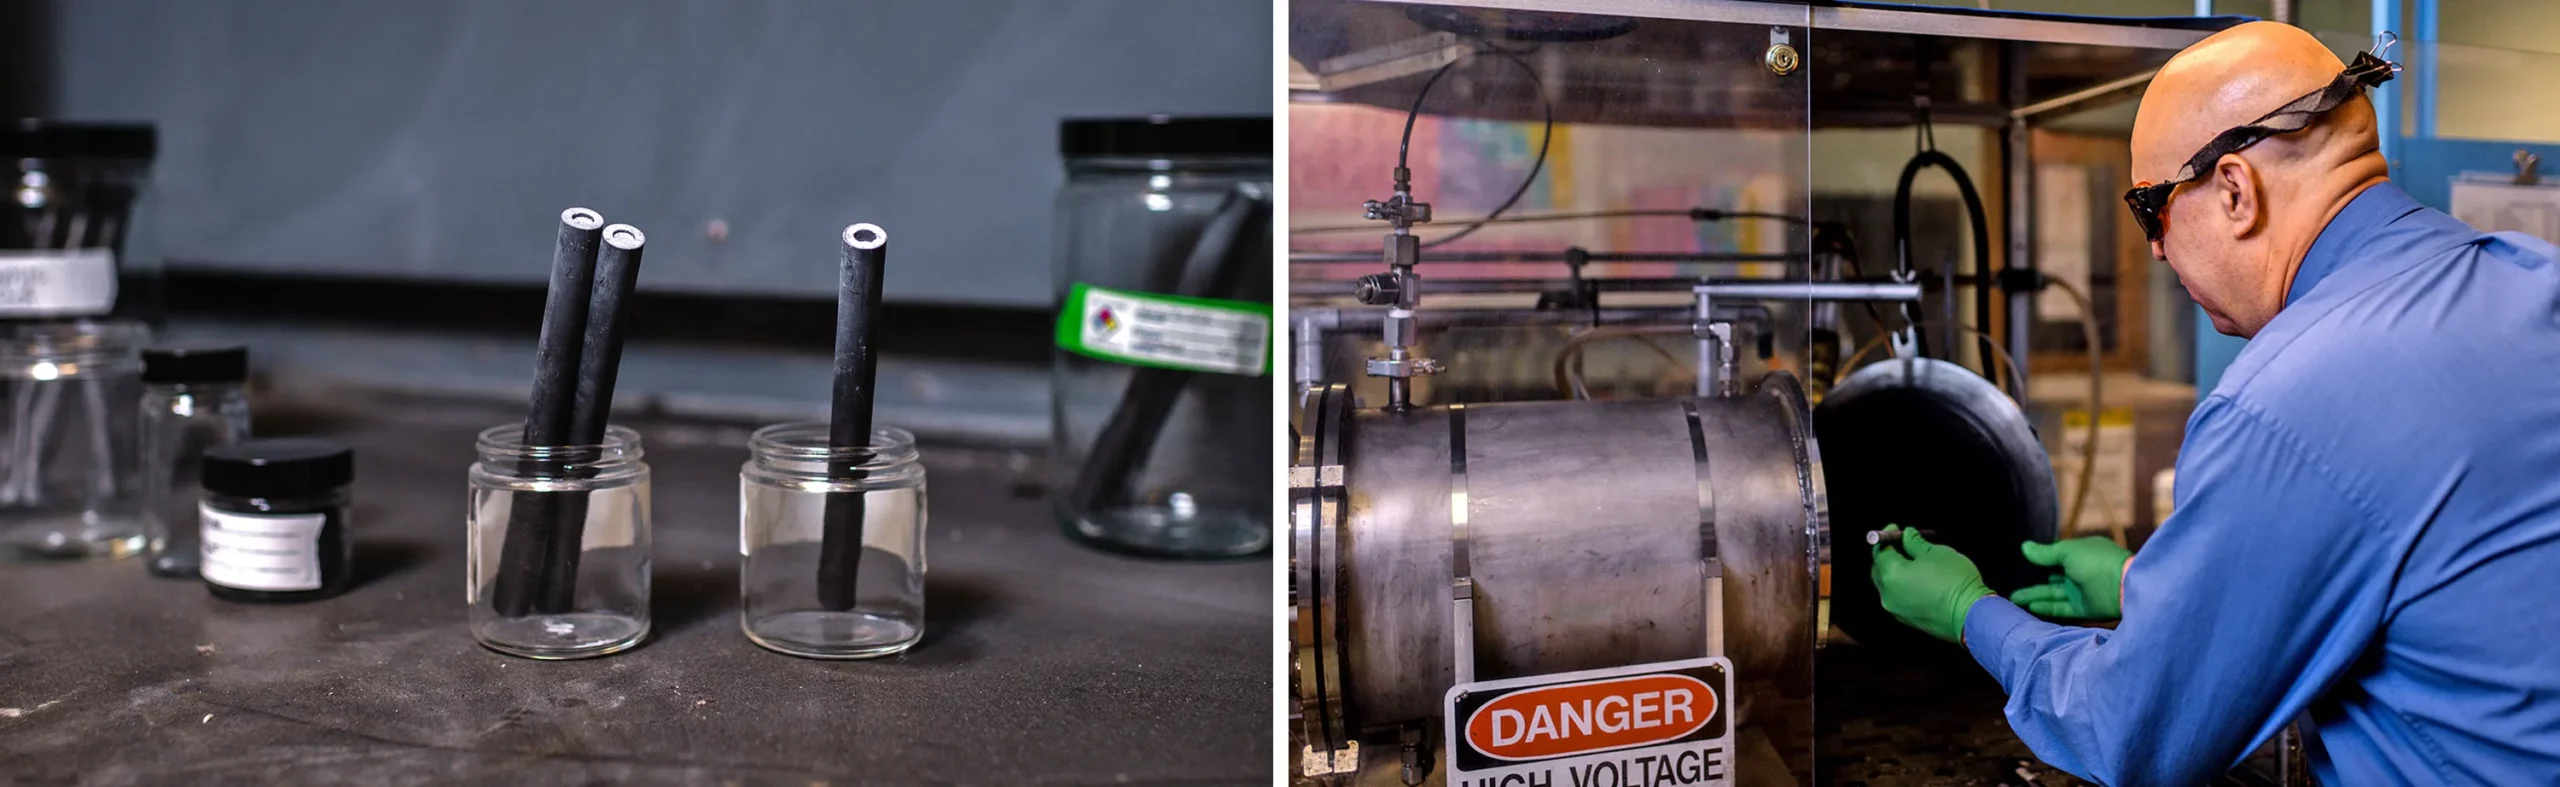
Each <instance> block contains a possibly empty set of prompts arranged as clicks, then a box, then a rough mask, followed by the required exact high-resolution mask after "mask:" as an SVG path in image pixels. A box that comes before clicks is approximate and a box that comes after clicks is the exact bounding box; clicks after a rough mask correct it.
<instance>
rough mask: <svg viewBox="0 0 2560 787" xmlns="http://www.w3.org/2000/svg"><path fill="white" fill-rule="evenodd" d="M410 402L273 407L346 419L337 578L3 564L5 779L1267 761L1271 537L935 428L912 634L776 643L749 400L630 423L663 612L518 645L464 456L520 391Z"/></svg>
mask: <svg viewBox="0 0 2560 787" xmlns="http://www.w3.org/2000/svg"><path fill="white" fill-rule="evenodd" d="M400 411H401V412H402V413H403V416H402V417H401V418H400V419H399V420H397V421H393V420H386V419H381V418H374V417H362V416H359V417H347V416H343V415H342V416H339V417H336V418H322V419H310V418H304V419H296V421H294V422H288V421H286V419H282V418H271V417H268V416H266V415H265V414H262V416H261V419H260V422H259V423H260V428H261V429H262V430H263V431H264V432H266V433H268V434H277V433H283V432H300V433H318V434H327V435H331V436H335V437H338V438H340V439H343V440H346V441H348V442H350V443H352V444H353V445H355V446H356V449H357V475H358V481H357V489H356V497H357V507H356V510H355V513H354V514H353V518H352V525H351V527H352V528H353V529H354V531H355V533H356V538H357V562H358V566H357V572H358V584H357V585H356V587H355V588H354V589H352V590H350V591H348V592H347V593H346V594H345V595H343V596H340V597H338V598H335V599H330V600H325V601H318V602H312V603H307V604H299V605H252V604H236V603H227V602H223V601H218V600H215V599H213V598H210V597H209V596H207V595H206V593H205V591H204V589H203V588H202V586H201V585H199V584H197V583H194V582H190V581H172V580H161V579H153V578H150V577H148V576H146V575H145V574H144V572H143V569H142V566H141V565H140V564H139V562H138V561H133V560H127V561H120V562H113V563H92V564H78V565H0V783H8V784H52V783H74V782H77V783H82V784H109V785H113V784H167V783H188V784H214V783H256V784H277V783H323V784H335V783H364V784H424V783H438V784H449V783H457V782H466V781H481V782H486V783H505V784H537V783H538V784H578V783H597V782H611V783H658V784H737V783H757V784H761V783H789V784H810V783H897V784H928V783H968V784H1091V783H1121V784H1130V783H1135V784H1183V785H1195V784H1268V783H1270V780H1271V774H1270V768H1271V763H1272V753H1271V717H1272V710H1271V707H1272V706H1271V697H1272V692H1271V686H1272V683H1271V681H1272V676H1271V664H1272V653H1273V647H1272V644H1271V643H1272V639H1271V632H1272V624H1271V610H1272V603H1273V599H1272V590H1271V578H1272V573H1271V563H1270V559H1269V558H1268V557H1263V558H1255V559H1251V560H1245V561H1232V562H1222V563H1177V562H1164V561H1153V560H1142V559H1135V558H1127V557H1120V556H1116V555H1109V554H1104V553H1100V552H1096V551H1093V550H1091V549H1088V548H1085V547H1082V546H1079V545H1076V544H1074V543H1071V542H1069V541H1068V540H1066V539H1065V538H1064V537H1063V536H1061V535H1059V534H1058V531H1057V529H1056V528H1055V526H1054V525H1053V524H1052V523H1051V520H1050V518H1049V516H1048V515H1047V514H1046V508H1045V506H1044V504H1043V503H1042V502H1041V501H1040V499H1039V498H1038V494H1039V492H1038V489H1037V488H1036V486H1033V485H1030V484H1029V483H1028V482H1027V480H1026V478H1025V471H1026V468H1025V467H1024V465H1025V463H1026V457H1025V456H1023V455H1021V454H1018V453H1012V452H1004V451H989V450H974V449H963V448H937V447H934V446H927V447H926V448H925V452H924V456H925V463H926V466H927V468H928V472H929V474H930V489H931V498H930V505H931V511H932V517H933V519H932V522H931V525H930V532H931V536H930V538H931V541H930V544H931V546H930V547H929V553H930V556H931V572H930V573H929V574H928V578H927V581H926V586H927V607H928V612H927V616H928V617H927V633H926V635H925V639H924V641H923V642H922V643H921V644H919V645H918V646H917V647H916V648H915V649H914V650H912V651H910V652H909V653H907V654H905V655H902V656H898V657H893V658H887V659H881V660H876V661H867V662H850V663H844V662H822V661H811V660H805V659H798V658H790V657H786V656H782V655H779V654H775V653H771V652H768V651H765V650H763V649H761V648H758V647H756V646H755V645H753V644H751V643H749V642H748V641H747V639H746V638H745V636H744V635H742V634H741V633H740V632H739V630H738V623H737V608H736V598H737V562H738V555H737V543H738V542H737V512H736V507H737V491H736V490H737V480H736V479H737V468H738V465H739V463H740V462H742V461H744V459H745V458H746V451H745V448H744V445H745V430H742V429H734V428H719V427H707V426H699V425H691V426H688V425H681V424H638V425H637V426H638V427H639V428H640V429H641V430H642V432H643V434H644V435H645V436H646V440H647V443H646V445H647V448H648V461H649V463H650V465H651V466H652V468H653V470H654V471H655V492H654V496H655V497H654V504H655V508H656V512H657V516H658V519H657V521H656V523H655V534H656V539H657V543H656V548H655V560H656V571H655V574H654V577H655V578H654V585H655V591H654V596H653V606H654V612H653V616H654V619H655V632H654V633H653V634H652V635H651V638H650V639H649V641H648V642H646V643H645V644H643V645H642V646H640V647H639V648H637V649H635V650H633V651H630V652H627V653H623V654H619V655H615V656H609V657H604V658H599V659H590V660H585V661H575V662H557V663H545V662H535V661H528V660H524V659H518V658H511V657H507V656H501V655H498V654H496V653H493V652H490V651H487V650H484V649H482V648H480V647H479V646H478V645H477V644H475V643H474V642H473V641H472V639H471V636H470V635H469V633H468V632H467V631H466V630H465V628H464V617H465V609H464V605H463V595H462V592H463V584H464V581H463V574H464V568H463V563H464V557H463V529H462V521H463V508H464V472H465V470H466V469H467V466H468V464H469V463H470V462H471V460H472V434H473V432H474V431H476V429H477V428H478V427H480V426H485V425H488V424H494V423H499V422H502V421H505V420H507V418H506V416H505V415H504V414H503V413H501V412H497V411H480V410H476V409H473V408H468V407H462V406H453V407H448V408H443V409H441V410H439V409H437V408H418V407H403V408H400ZM279 427H289V428H279Z"/></svg>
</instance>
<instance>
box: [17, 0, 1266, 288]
mask: <svg viewBox="0 0 2560 787" xmlns="http://www.w3.org/2000/svg"><path fill="white" fill-rule="evenodd" d="M0 1H5V0H0ZM42 5H43V6H44V7H43V9H42V13H41V14H38V15H37V18H38V19H40V20H44V21H43V22H42V23H44V24H48V25H49V26H50V35H49V36H48V38H49V39H50V42H51V45H52V46H51V49H52V56H51V58H50V62H49V63H48V64H47V65H48V66H49V73H46V74H43V75H42V77H41V79H42V81H43V83H44V84H43V86H42V88H41V90H40V95H47V96H50V107H49V108H48V112H47V114H49V115H52V116H55V117H62V118H71V119H89V120H148V121H152V122H155V123H158V124H159V125H160V129H161V155H160V160H159V162H158V164H157V166H156V173H155V189H156V190H155V192H154V193H153V194H151V196H150V197H149V198H148V201H147V203H146V206H145V207H144V209H143V210H144V214H145V217H144V219H143V220H144V221H145V222H146V230H145V234H143V235H141V236H139V237H137V239H136V242H137V243H138V244H142V247H141V248H136V249H134V251H135V252H136V253H137V255H139V256H146V257H147V256H151V255H152V254H154V252H155V251H156V252H157V253H158V254H161V255H164V256H165V257H166V258H167V259H168V260H169V261H170V264H172V265H183V266H190V267H218V268H237V269H251V270H257V271H261V272H287V273H298V272H313V273H330V274H341V275H344V274H359V275H391V276H413V277H431V278H437V279H460V280H475V281H501V282H519V283H538V282H541V281H542V280H543V278H544V271H545V268H546V266H547V265H548V264H549V254H550V249H549V246H550V239H551V237H552V234H553V228H554V226H555V225H554V222H555V221H556V218H555V217H556V216H557V214H558V212H559V210H560V209H562V208H564V207H568V206H571V205H586V206H590V207H593V208H596V209H597V210H599V211H601V212H603V213H604V215H605V217H606V220H608V221H618V222H627V223H630V224H633V225H635V226H638V227H640V228H641V229H642V230H643V231H646V232H647V233H649V240H650V243H649V246H650V248H649V257H648V268H647V270H646V271H645V273H644V275H643V276H642V279H641V287H642V288H644V289H652V290H681V291H694V292H718V293H741V294H763V295H793V294H801V295H821V296H823V295H826V294H829V293H832V292H833V288H834V276H835V273H834V270H835V262H834V258H835V254H836V246H835V244H836V240H835V238H836V233H837V231H838V230H839V229H841V228H842V227H843V226H844V225H845V224H847V223H851V222H853V221H872V222H876V223H879V224H881V225H883V226H884V227H886V228H888V230H889V232H890V234H891V235H892V236H893V238H894V241H895V249H896V253H895V254H894V255H893V257H892V264H893V266H894V268H895V269H894V270H893V272H892V273H891V274H890V276H889V286H888V297H890V298H891V299H895V300H903V301H934V302H952V303H972V304H984V305H996V306H1017V307H1046V306H1047V305H1048V301H1049V299H1050V297H1051V296H1050V290H1049V284H1048V279H1049V272H1048V270H1049V256H1050V250H1049V243H1048V238H1049V224H1050V197H1051V194H1052V192H1053V191H1054V189H1055V188H1056V186H1057V184H1058V181H1059V179H1060V177H1061V172H1060V168H1059V161H1058V157H1057V153H1056V150H1057V142H1056V139H1057V130H1056V129H1057V122H1058V120H1059V119H1060V118H1063V117H1079V116H1110V115H1132V114H1146V113H1151V112H1165V113H1176V114H1256V115H1262V114H1268V113H1269V112H1270V107H1271V74H1272V70H1271V69H1272V63H1273V60H1272V52H1271V24H1270V19H1271V11H1270V5H1269V4H1268V3H1267V2H1264V0H1073V2H1058V1H1054V0H951V1H946V2H931V1H929V0H896V1H892V0H879V1H861V0H545V2H512V1H510V0H368V1H367V2H324V1H323V0H221V1H220V2H203V1H202V0H48V1H47V2H44V3H42ZM714 222H725V224H726V225H727V229H728V232H727V235H726V238H725V239H720V238H718V237H716V236H715V233H713V232H712V231H711V230H710V227H711V225H712V224H713V223H714ZM151 247H157V248H156V250H155V249H154V248H151Z"/></svg>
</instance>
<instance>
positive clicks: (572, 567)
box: [535, 224, 648, 615]
mask: <svg viewBox="0 0 2560 787" xmlns="http://www.w3.org/2000/svg"><path fill="white" fill-rule="evenodd" d="M647 243H648V237H647V236H645V235H642V234H640V230H639V229H638V228H636V227H633V226H631V225H629V224H616V225H613V226H610V227H606V228H604V248H603V249H601V250H600V251H599V253H598V254H597V257H596V276H595V288H594V294H593V295H591V296H589V297H588V298H587V321H586V329H585V330H584V331H583V332H582V334H583V342H582V343H581V344H580V345H579V349H578V387H577V393H576V395H574V396H572V397H571V399H572V400H573V405H572V407H571V408H570V412H569V439H568V444H569V445H574V446H601V445H604V434H605V424H606V422H607V421H609V420H611V419H612V417H613V383H614V379H615V378H616V376H617V375H618V373H619V372H620V371H621V369H622V329H623V326H624V325H627V324H629V323H630V321H631V320H630V314H631V313H630V310H629V309H628V308H626V306H627V305H628V304H630V302H631V290H632V287H633V286H634V285H636V284H638V283H639V281H640V252H641V251H642V247H643V246H644V245H645V244H647ZM571 475H572V477H575V476H577V475H579V473H578V472H577V471H572V472H571ZM556 516H557V518H558V519H559V526H558V527H555V528H553V529H552V532H551V551H550V556H551V559H550V562H549V563H548V565H547V566H546V567H545V568H544V569H543V574H544V576H543V589H542V599H541V601H540V602H539V603H537V604H536V605H535V609H536V610H537V611H539V612H541V613H543V614H546V615H558V614H562V613H566V612H568V611H569V610H570V609H571V608H572V607H574V606H575V604H574V602H575V601H576V599H577V596H578V552H579V550H580V549H581V548H583V547H584V546H585V542H586V521H587V496H586V494H585V493H583V492H581V493H573V494H570V495H567V496H566V497H565V498H564V499H562V500H561V501H560V503H559V512H558V514H556Z"/></svg>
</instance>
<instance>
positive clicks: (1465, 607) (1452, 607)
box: [1449, 404, 1476, 683]
mask: <svg viewBox="0 0 2560 787" xmlns="http://www.w3.org/2000/svg"><path fill="white" fill-rule="evenodd" d="M1468 504H1469V503H1468V500H1467V406H1466V405H1463V404H1453V405H1450V406H1449V643H1450V647H1451V648H1452V649H1453V653H1452V657H1453V659H1454V660H1453V661H1452V662H1451V664H1453V665H1454V666H1455V667H1456V670H1455V671H1456V673H1457V674H1456V677H1457V679H1458V682H1459V683H1474V682H1475V679H1476V578H1475V566H1474V561H1473V558H1472V557H1471V556H1470V554H1469V550H1470V543H1469V542H1470V541H1472V540H1473V538H1474V533H1473V532H1472V531H1471V530H1470V529H1469V526H1468V524H1467V506H1468Z"/></svg>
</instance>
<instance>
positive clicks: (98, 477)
mask: <svg viewBox="0 0 2560 787" xmlns="http://www.w3.org/2000/svg"><path fill="white" fill-rule="evenodd" d="M147 336H148V331H146V330H144V329H143V327H142V326H141V325H140V324H136V323H131V322H124V321H94V322H92V321H81V322H49V323H25V324H19V325H16V326H14V327H12V328H10V329H8V331H7V338H6V339H5V340H0V399H6V400H7V402H8V404H7V408H8V409H6V410H5V411H0V413H5V416H0V418H5V420H0V438H5V440H6V442H5V445H6V449H5V451H6V453H5V454H0V553H5V554H6V555H7V556H9V557H13V558H17V559H75V560H76V559H92V558H120V557H124V556H127V555H131V554H134V553H135V552H138V551H140V550H141V549H142V545H143V522H142V520H143V516H142V477H141V458H140V451H139V447H140V440H139V439H138V438H139V434H138V433H139V431H140V429H139V426H138V422H139V421H140V420H141V419H140V409H139V408H137V407H135V406H134V405H135V403H137V402H139V401H141V399H142V358H141V355H140V351H141V349H142V345H143V343H144V341H145V340H146V338H147Z"/></svg>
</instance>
